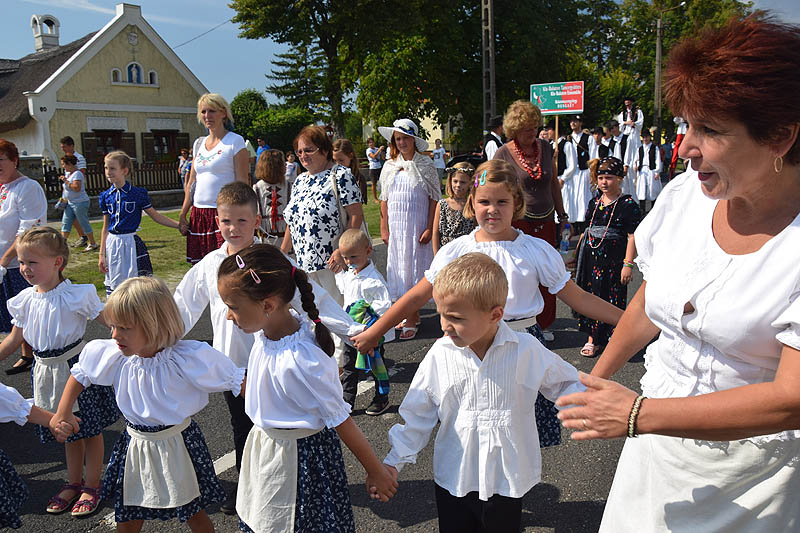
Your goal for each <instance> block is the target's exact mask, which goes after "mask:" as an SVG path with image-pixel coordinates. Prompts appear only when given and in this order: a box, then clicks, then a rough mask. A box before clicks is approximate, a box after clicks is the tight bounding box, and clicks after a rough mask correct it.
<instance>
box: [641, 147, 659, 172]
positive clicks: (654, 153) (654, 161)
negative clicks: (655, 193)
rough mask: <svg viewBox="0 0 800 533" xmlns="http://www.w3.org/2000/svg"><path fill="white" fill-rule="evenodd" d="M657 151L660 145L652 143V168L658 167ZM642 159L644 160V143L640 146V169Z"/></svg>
mask: <svg viewBox="0 0 800 533" xmlns="http://www.w3.org/2000/svg"><path fill="white" fill-rule="evenodd" d="M656 152H658V146H656V145H654V144H653V143H650V158H649V159H650V170H655V169H656ZM642 161H644V145H642V146H640V147H639V167H638V168H639V170H641V169H642Z"/></svg>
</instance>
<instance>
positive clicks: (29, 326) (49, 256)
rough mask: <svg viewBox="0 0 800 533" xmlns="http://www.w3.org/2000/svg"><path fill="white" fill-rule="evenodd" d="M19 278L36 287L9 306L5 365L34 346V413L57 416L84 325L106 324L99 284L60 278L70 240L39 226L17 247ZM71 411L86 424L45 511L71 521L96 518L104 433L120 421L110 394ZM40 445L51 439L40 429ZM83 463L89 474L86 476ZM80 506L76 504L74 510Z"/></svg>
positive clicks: (91, 395) (102, 391) (99, 390)
mask: <svg viewBox="0 0 800 533" xmlns="http://www.w3.org/2000/svg"><path fill="white" fill-rule="evenodd" d="M17 252H18V254H19V264H20V272H21V273H22V275H23V276H24V277H25V279H26V280H28V283H30V284H31V285H33V287H29V288H27V289H25V290H23V291H22V292H20V293H19V294H18V295H17V296H15V297H14V298H12V299H11V300H9V301H8V311H9V313H10V314H11V316H12V318H13V323H14V329H13V330H12V331H11V334H10V335H9V336H8V337H6V339H5V341H3V343H2V344H0V359H1V358H4V357H7V356H8V355H9V354H11V353H13V352H14V350H16V349H17V347H18V346H19V345H20V343H21V342H22V340H23V338H24V339H25V341H27V342H28V344H30V345H31V346H32V347H33V354H34V357H35V362H34V364H33V367H31V381H32V383H33V399H34V403H35V404H36V406H37V407H40V408H42V409H45V410H48V411H55V409H56V406H57V405H58V399H59V398H60V397H61V392H62V391H63V390H64V385H65V384H66V383H67V378H68V377H69V369H70V367H71V366H72V365H74V364H75V363H76V362H77V361H78V355H79V354H80V351H81V348H82V347H83V345H82V344H81V339H82V337H83V335H84V332H85V330H86V321H87V320H92V319H96V320H97V321H98V322H101V323H103V324H105V322H103V318H102V309H103V304H102V303H100V299H99V298H98V297H97V291H96V290H95V288H94V285H89V284H86V285H73V284H72V283H71V282H70V281H69V280H67V279H64V276H63V274H62V271H63V270H64V267H66V265H67V261H68V260H69V248H68V247H67V241H66V239H64V237H62V236H61V235H60V234H59V233H58V232H57V231H56V230H54V229H53V228H50V227H46V226H39V227H34V228H31V229H29V230H28V231H26V232H25V233H23V234H22V235H21V236H20V238H19V241H18V242H17ZM77 399H78V402H77V404H75V402H74V401H73V402H72V403H70V404H69V406H68V407H69V408H70V409H73V410H75V411H77V412H78V416H80V418H81V419H82V420H83V421H82V422H81V428H80V431H78V432H77V433H76V434H74V435H72V436H71V437H70V438H69V440H68V441H67V443H66V446H65V448H66V460H67V474H68V475H69V482H68V483H66V484H65V485H64V486H62V487H61V490H59V492H58V494H57V495H56V496H54V497H53V498H51V499H50V501H49V502H48V504H47V512H48V513H54V514H58V513H63V512H64V511H67V510H71V514H72V516H86V515H90V514H92V513H93V512H95V511H96V510H97V508H98V506H99V503H100V497H99V493H100V470H101V469H102V467H103V451H104V448H103V433H102V432H103V429H104V428H105V427H106V426H109V425H111V424H113V423H114V422H116V420H117V419H118V418H119V411H117V406H116V405H115V403H114V393H113V391H112V390H111V389H110V388H108V387H99V386H95V387H89V388H87V389H86V390H85V391H83V393H82V394H81V395H80V396H79V397H78V398H77ZM38 430H39V439H40V440H41V442H42V443H45V442H52V441H53V440H54V438H53V435H51V434H50V432H49V431H47V430H46V429H44V428H41V427H40V428H38ZM84 463H85V465H86V468H85V470H84ZM76 501H77V503H75V502H76Z"/></svg>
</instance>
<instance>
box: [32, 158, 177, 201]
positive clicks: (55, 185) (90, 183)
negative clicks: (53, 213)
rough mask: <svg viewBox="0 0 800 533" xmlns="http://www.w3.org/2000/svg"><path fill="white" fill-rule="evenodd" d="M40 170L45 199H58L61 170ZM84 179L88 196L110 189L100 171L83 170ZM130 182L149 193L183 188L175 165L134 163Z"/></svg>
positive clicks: (45, 168) (60, 189)
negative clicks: (42, 176)
mask: <svg viewBox="0 0 800 533" xmlns="http://www.w3.org/2000/svg"><path fill="white" fill-rule="evenodd" d="M42 170H43V172H44V184H45V187H44V191H45V195H46V196H47V199H48V200H55V199H57V198H59V197H60V196H61V191H62V190H63V189H62V188H61V182H60V181H59V179H58V176H59V175H61V174H63V173H64V171H63V169H61V168H58V167H50V166H45V167H44V168H43V169H42ZM84 179H85V180H86V193H87V194H88V195H89V196H98V195H99V194H100V193H101V192H103V191H105V190H106V189H108V188H109V187H110V184H109V183H108V180H107V179H106V176H105V173H104V172H103V170H102V169H99V170H95V169H91V170H84ZM130 182H131V183H132V184H133V185H136V186H137V187H144V188H145V189H147V190H148V191H149V192H153V191H170V190H175V189H182V188H183V185H182V184H181V178H180V176H179V175H178V164H177V163H138V162H135V161H134V163H133V175H132V176H131V179H130Z"/></svg>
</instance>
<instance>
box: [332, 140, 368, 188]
mask: <svg viewBox="0 0 800 533" xmlns="http://www.w3.org/2000/svg"><path fill="white" fill-rule="evenodd" d="M333 151H334V152H343V153H344V155H346V156H347V157H349V158H350V166H349V167H347V168H349V169H350V172H352V173H353V176H354V177H355V178H356V179H358V177H359V176H360V175H361V170H359V168H358V156H357V155H356V150H355V148H353V143H352V142H350V139H336V140H335V141H334V142H333Z"/></svg>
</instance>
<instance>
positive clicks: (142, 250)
mask: <svg viewBox="0 0 800 533" xmlns="http://www.w3.org/2000/svg"><path fill="white" fill-rule="evenodd" d="M133 242H135V243H136V269H137V270H138V272H137V273H138V275H140V276H152V275H153V264H152V263H151V262H150V252H148V251H147V245H146V244H145V243H144V241H143V240H142V239H141V237H139V236H138V235H134V236H133ZM105 287H106V296H108V295H109V294H111V293H112V292H114V289H112V288H111V287H109V286H108V285H106V286H105Z"/></svg>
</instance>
